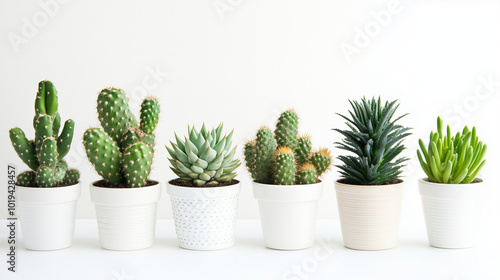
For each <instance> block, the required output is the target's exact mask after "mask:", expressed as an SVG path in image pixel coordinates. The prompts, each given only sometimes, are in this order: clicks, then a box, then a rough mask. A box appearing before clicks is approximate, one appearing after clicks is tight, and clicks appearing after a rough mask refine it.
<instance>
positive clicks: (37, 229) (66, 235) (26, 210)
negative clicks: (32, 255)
mask: <svg viewBox="0 0 500 280" xmlns="http://www.w3.org/2000/svg"><path fill="white" fill-rule="evenodd" d="M80 190H81V188H80V183H77V184H74V185H71V186H65V187H54V188H32V187H22V186H16V195H17V199H18V202H19V215H20V216H19V219H20V221H21V230H22V233H23V240H24V245H25V246H26V249H28V250H59V249H64V248H67V247H70V246H71V244H73V235H74V232H75V214H76V201H77V200H78V198H79V197H80Z"/></svg>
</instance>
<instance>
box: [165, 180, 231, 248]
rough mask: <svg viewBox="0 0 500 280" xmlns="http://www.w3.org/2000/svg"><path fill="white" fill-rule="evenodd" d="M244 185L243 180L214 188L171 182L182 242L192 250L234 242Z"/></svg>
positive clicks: (180, 244) (229, 245)
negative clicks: (180, 184) (239, 199)
mask: <svg viewBox="0 0 500 280" xmlns="http://www.w3.org/2000/svg"><path fill="white" fill-rule="evenodd" d="M240 189H241V183H240V182H238V183H237V184H234V185H230V186H224V187H212V188H193V187H181V186H176V185H172V184H170V182H169V183H167V193H168V194H169V195H170V198H171V201H172V210H173V214H174V221H175V231H176V233H177V240H178V242H179V246H180V247H181V248H184V249H190V250H220V249H225V248H229V247H231V246H233V245H234V230H235V227H236V213H237V211H238V198H239V193H240Z"/></svg>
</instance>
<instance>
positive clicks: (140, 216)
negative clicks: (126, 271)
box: [90, 182, 161, 251]
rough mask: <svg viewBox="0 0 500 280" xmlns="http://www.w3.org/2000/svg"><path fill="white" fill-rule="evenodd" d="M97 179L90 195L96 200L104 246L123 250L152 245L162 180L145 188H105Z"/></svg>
mask: <svg viewBox="0 0 500 280" xmlns="http://www.w3.org/2000/svg"><path fill="white" fill-rule="evenodd" d="M95 183H96V182H94V183H92V184H91V185H90V198H91V200H92V202H94V203H95V210H96V215H97V224H98V227H99V240H100V241H101V246H102V248H104V249H108V250H116V251H124V250H140V249H145V248H149V247H151V246H152V245H153V243H154V238H155V227H156V206H157V204H158V201H159V200H160V196H161V185H160V183H158V182H156V184H155V185H152V186H147V187H142V188H105V187H96V186H94V184H95Z"/></svg>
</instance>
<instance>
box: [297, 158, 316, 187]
mask: <svg viewBox="0 0 500 280" xmlns="http://www.w3.org/2000/svg"><path fill="white" fill-rule="evenodd" d="M317 180H318V173H317V172H316V167H314V165H312V164H311V163H304V164H303V165H301V166H300V168H299V169H298V170H297V183H299V184H314V183H316V182H317Z"/></svg>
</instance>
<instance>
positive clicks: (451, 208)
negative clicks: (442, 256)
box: [418, 178, 482, 248]
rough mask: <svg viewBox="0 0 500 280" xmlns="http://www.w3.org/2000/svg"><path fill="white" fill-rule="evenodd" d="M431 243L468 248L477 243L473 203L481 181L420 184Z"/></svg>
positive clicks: (439, 245) (441, 246) (421, 182)
mask: <svg viewBox="0 0 500 280" xmlns="http://www.w3.org/2000/svg"><path fill="white" fill-rule="evenodd" d="M418 185H419V189H420V195H421V196H422V206H423V208H424V216H425V223H426V226H427V236H428V238H429V244H430V245H431V246H434V247H439V248H469V247H472V246H473V243H474V235H473V229H474V202H475V196H476V192H477V189H478V188H480V187H482V180H481V179H478V182H476V183H471V184H438V183H431V182H429V181H428V180H427V178H425V179H420V180H419V181H418Z"/></svg>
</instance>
